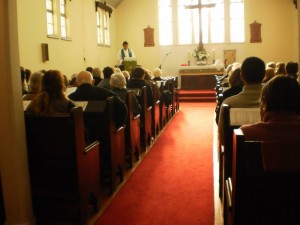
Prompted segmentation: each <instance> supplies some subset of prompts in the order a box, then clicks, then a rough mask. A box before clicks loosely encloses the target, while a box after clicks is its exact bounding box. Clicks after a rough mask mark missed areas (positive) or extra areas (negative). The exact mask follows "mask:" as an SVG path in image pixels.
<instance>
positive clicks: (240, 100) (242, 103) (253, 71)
mask: <svg viewBox="0 0 300 225" xmlns="http://www.w3.org/2000/svg"><path fill="white" fill-rule="evenodd" d="M264 76H265V63H264V61H263V60H261V59H260V58H257V57H249V58H246V59H245V60H244V62H243V64H242V67H241V79H242V81H243V83H244V88H243V91H242V92H241V93H239V94H238V95H235V96H231V97H229V98H227V99H225V100H224V101H223V104H228V105H229V106H230V107H231V108H259V106H260V93H261V89H262V84H261V82H262V80H263V78H264ZM223 111H224V109H223V107H222V106H221V109H220V116H219V123H218V131H219V141H220V144H223V136H224V116H223V113H224V112H223Z"/></svg>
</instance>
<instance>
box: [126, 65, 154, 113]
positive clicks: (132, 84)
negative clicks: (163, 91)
mask: <svg viewBox="0 0 300 225" xmlns="http://www.w3.org/2000/svg"><path fill="white" fill-rule="evenodd" d="M144 86H146V89H147V104H148V105H147V107H151V106H152V104H153V102H154V100H153V92H152V88H151V86H150V85H149V84H147V83H146V81H145V71H144V69H143V68H141V67H137V68H135V69H134V70H133V72H132V74H131V79H130V80H129V81H128V83H127V88H142V87H144Z"/></svg>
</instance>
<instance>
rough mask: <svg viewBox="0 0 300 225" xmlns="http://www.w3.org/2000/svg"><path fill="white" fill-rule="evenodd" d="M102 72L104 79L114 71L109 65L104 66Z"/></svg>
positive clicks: (108, 77)
mask: <svg viewBox="0 0 300 225" xmlns="http://www.w3.org/2000/svg"><path fill="white" fill-rule="evenodd" d="M102 72H103V76H104V79H110V77H111V75H113V73H114V70H113V68H111V67H105V68H104V69H103V71H102Z"/></svg>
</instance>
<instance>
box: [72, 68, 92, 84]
mask: <svg viewBox="0 0 300 225" xmlns="http://www.w3.org/2000/svg"><path fill="white" fill-rule="evenodd" d="M76 83H77V86H78V87H80V86H82V85H91V86H93V84H94V79H93V75H92V74H91V73H90V72H88V71H81V72H79V73H78V74H77V76H76Z"/></svg>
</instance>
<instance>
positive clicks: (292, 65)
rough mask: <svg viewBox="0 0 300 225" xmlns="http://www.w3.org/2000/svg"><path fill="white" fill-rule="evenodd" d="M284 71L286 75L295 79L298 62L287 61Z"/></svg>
mask: <svg viewBox="0 0 300 225" xmlns="http://www.w3.org/2000/svg"><path fill="white" fill-rule="evenodd" d="M285 69H286V73H287V75H288V76H291V77H293V78H295V79H297V78H298V63H296V62H288V63H287V64H286V67H285Z"/></svg>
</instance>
